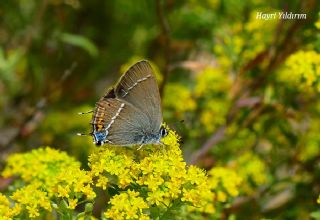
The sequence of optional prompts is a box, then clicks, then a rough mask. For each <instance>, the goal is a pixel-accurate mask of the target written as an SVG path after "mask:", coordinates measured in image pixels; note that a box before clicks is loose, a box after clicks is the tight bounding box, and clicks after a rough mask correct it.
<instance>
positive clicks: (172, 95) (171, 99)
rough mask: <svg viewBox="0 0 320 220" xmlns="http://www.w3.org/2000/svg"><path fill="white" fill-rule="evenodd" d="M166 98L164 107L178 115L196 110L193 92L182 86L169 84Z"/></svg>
mask: <svg viewBox="0 0 320 220" xmlns="http://www.w3.org/2000/svg"><path fill="white" fill-rule="evenodd" d="M165 97H166V98H165V99H164V103H163V105H164V106H166V108H167V109H173V110H174V111H176V112H177V113H183V112H186V111H192V110H194V109H195V108H196V102H195V100H194V99H193V97H192V93H191V90H190V89H189V88H187V87H186V86H183V85H181V84H178V83H169V84H168V85H167V86H166V89H165Z"/></svg>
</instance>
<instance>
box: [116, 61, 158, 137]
mask: <svg viewBox="0 0 320 220" xmlns="http://www.w3.org/2000/svg"><path fill="white" fill-rule="evenodd" d="M114 93H115V96H116V97H117V98H118V99H119V100H124V101H126V102H128V103H130V104H131V105H132V106H134V107H135V108H137V109H138V110H139V111H138V112H137V113H138V114H143V115H145V116H146V120H147V123H146V124H147V125H146V126H145V127H144V129H145V130H146V132H147V133H152V134H155V133H157V132H159V129H160V126H161V123H162V112H161V99H160V94H159V89H158V84H157V81H156V78H155V75H154V73H153V70H152V67H151V66H150V64H149V63H148V62H147V61H140V62H138V63H136V64H134V65H133V66H132V67H130V68H129V70H128V71H127V72H126V73H125V74H124V75H123V76H122V77H121V78H120V80H119V82H118V83H117V85H116V87H115V90H114Z"/></svg>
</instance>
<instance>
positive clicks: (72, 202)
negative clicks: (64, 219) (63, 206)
mask: <svg viewBox="0 0 320 220" xmlns="http://www.w3.org/2000/svg"><path fill="white" fill-rule="evenodd" d="M77 203H78V199H68V208H69V209H75V208H76V206H77Z"/></svg>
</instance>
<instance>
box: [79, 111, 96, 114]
mask: <svg viewBox="0 0 320 220" xmlns="http://www.w3.org/2000/svg"><path fill="white" fill-rule="evenodd" d="M92 112H93V110H90V111H87V112H78V115H84V114H89V113H92Z"/></svg>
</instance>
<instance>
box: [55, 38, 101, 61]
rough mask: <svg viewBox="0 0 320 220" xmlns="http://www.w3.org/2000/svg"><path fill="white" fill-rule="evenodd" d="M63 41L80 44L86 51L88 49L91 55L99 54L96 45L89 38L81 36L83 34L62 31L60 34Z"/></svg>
mask: <svg viewBox="0 0 320 220" xmlns="http://www.w3.org/2000/svg"><path fill="white" fill-rule="evenodd" d="M59 37H60V39H61V41H63V42H65V43H67V44H71V45H74V46H78V47H80V48H82V49H84V50H85V51H87V52H88V53H89V54H90V56H92V57H95V56H97V55H98V53H99V51H98V48H97V47H96V45H94V43H93V42H92V41H91V40H89V39H88V38H86V37H84V36H81V35H76V34H69V33H62V34H61V35H59Z"/></svg>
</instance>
